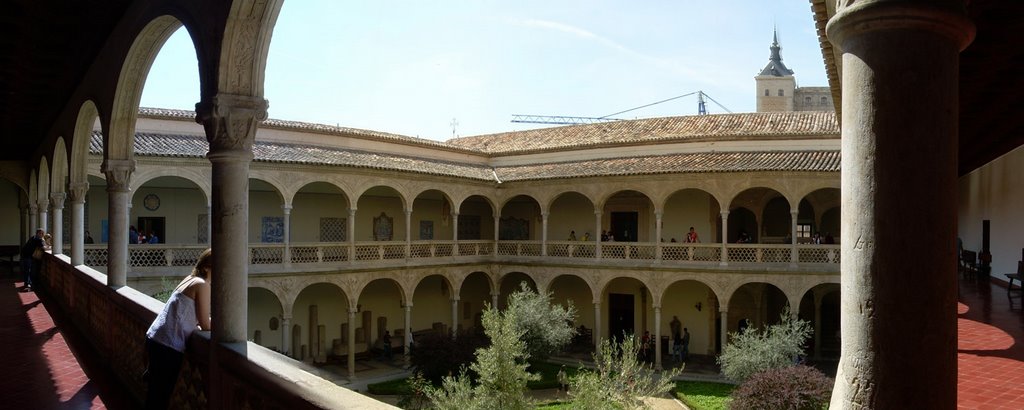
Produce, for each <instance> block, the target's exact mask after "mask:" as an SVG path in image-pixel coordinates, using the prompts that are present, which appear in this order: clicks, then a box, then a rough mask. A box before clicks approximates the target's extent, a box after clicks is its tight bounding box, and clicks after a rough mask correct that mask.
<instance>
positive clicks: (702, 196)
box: [661, 190, 718, 243]
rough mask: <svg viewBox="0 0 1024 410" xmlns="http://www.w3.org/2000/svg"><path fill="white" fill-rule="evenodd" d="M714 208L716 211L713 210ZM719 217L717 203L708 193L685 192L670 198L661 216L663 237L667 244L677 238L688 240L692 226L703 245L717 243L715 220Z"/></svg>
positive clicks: (678, 239)
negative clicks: (687, 234) (687, 235)
mask: <svg viewBox="0 0 1024 410" xmlns="http://www.w3.org/2000/svg"><path fill="white" fill-rule="evenodd" d="M713 207H714V209H712V208H713ZM716 217H718V209H717V203H716V202H715V200H714V199H713V198H712V197H711V195H709V194H708V193H707V192H704V191H698V190H685V191H681V192H678V193H676V194H675V195H672V196H671V197H669V199H668V201H666V202H665V209H664V211H663V213H662V216H661V237H662V238H663V239H665V242H670V241H671V240H672V238H675V239H676V241H677V242H684V241H685V240H686V233H687V232H689V231H690V227H691V226H692V227H693V229H694V230H695V231H697V236H698V238H700V241H701V242H702V243H711V242H715V241H716V239H717V238H718V234H716V233H715V225H713V222H714V220H715V219H714V218H716Z"/></svg>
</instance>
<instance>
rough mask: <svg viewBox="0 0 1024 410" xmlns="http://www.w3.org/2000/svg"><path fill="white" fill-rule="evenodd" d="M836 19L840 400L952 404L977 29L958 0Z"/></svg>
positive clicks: (883, 5) (840, 14) (857, 11)
mask: <svg viewBox="0 0 1024 410" xmlns="http://www.w3.org/2000/svg"><path fill="white" fill-rule="evenodd" d="M827 31H828V37H829V39H830V40H831V41H832V42H833V44H834V45H836V46H837V47H838V49H840V50H841V51H842V56H843V57H842V67H843V71H842V88H843V95H842V107H843V110H842V163H843V167H842V175H841V180H842V204H841V206H842V209H844V210H847V211H851V212H843V214H842V227H843V229H842V233H841V235H842V240H841V257H842V261H843V263H842V267H841V272H842V295H841V298H840V299H841V308H840V309H841V315H842V322H841V328H842V352H843V354H842V358H841V359H840V363H839V368H838V374H837V377H836V385H835V386H836V387H835V390H834V391H833V394H832V403H831V407H832V408H912V407H913V408H928V409H954V408H956V402H957V383H956V381H957V340H956V338H957V328H956V303H957V286H956V272H955V269H956V249H955V248H956V245H955V244H956V240H955V238H956V230H957V203H958V202H957V149H958V142H957V141H958V137H957V131H958V121H957V119H958V116H959V109H958V105H957V104H958V94H957V91H958V89H959V73H958V64H959V52H960V50H962V49H963V48H964V47H965V46H966V45H967V44H968V43H969V42H970V40H971V39H972V37H973V33H974V30H973V27H972V25H971V23H970V22H969V21H968V20H967V18H966V13H965V11H964V6H963V2H961V1H957V0H943V1H934V2H917V1H911V0H886V1H879V0H860V1H846V2H840V4H839V5H838V11H837V13H836V15H835V16H834V17H833V18H832V20H831V21H830V22H829V24H828V27H827ZM908 232H915V233H918V235H914V236H913V240H909V239H908V237H907V233H908ZM908 289H913V290H914V291H913V292H907V290H908ZM908 335H923V337H907V336H908Z"/></svg>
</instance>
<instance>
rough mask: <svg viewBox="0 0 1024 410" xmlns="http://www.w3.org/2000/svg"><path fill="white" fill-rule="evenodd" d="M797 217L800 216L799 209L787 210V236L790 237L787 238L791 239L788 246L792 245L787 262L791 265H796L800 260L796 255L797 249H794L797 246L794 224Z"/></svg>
mask: <svg viewBox="0 0 1024 410" xmlns="http://www.w3.org/2000/svg"><path fill="white" fill-rule="evenodd" d="M798 216H800V209H798V208H791V209H790V210H789V235H790V236H789V238H790V239H791V241H790V245H792V246H791V248H792V250H791V251H790V254H789V262H790V263H791V264H793V265H796V263H797V262H798V261H799V260H800V257H799V255H797V249H796V244H797V239H796V223H797V220H796V219H797V217H798Z"/></svg>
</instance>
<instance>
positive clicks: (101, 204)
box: [85, 185, 135, 243]
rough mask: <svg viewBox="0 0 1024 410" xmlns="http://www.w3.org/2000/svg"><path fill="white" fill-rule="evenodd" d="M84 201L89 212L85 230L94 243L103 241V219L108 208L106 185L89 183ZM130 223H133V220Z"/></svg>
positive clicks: (105, 217)
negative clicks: (90, 235)
mask: <svg viewBox="0 0 1024 410" xmlns="http://www.w3.org/2000/svg"><path fill="white" fill-rule="evenodd" d="M85 201H86V202H85V203H86V209H87V210H88V212H89V216H88V218H87V219H88V222H89V225H87V226H86V227H85V230H87V231H89V233H90V234H92V239H93V240H94V241H95V242H96V243H103V242H104V241H103V221H104V220H106V219H107V210H108V209H107V187H106V186H96V185H90V186H89V193H88V194H87V196H86V199H85ZM130 225H135V222H132V223H131V224H130Z"/></svg>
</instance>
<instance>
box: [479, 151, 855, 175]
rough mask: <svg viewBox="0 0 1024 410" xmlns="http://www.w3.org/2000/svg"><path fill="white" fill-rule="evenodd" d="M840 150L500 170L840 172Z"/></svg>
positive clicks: (581, 172) (700, 155)
mask: <svg viewBox="0 0 1024 410" xmlns="http://www.w3.org/2000/svg"><path fill="white" fill-rule="evenodd" d="M839 158H840V155H839V151H771V152H708V153H695V154H672V155H652V156H642V157H631V158H612V159H595V160H585V161H573V162H558V163H547V164H531V165H520V166H509V167H498V168H496V169H495V172H496V173H497V174H498V178H500V179H501V180H502V181H523V180H538V179H554V178H580V177H592V176H616V175H643V174H667V173H708V172H763V171H811V172H839Z"/></svg>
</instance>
